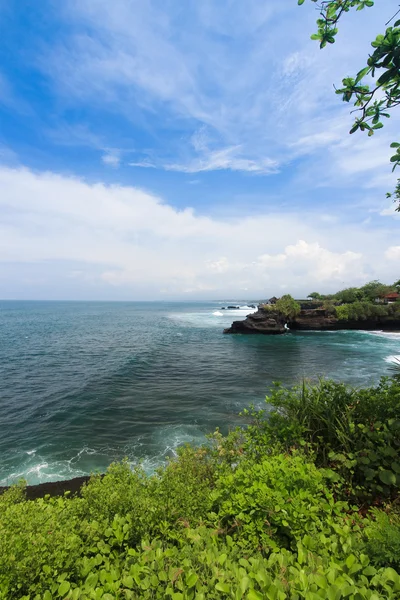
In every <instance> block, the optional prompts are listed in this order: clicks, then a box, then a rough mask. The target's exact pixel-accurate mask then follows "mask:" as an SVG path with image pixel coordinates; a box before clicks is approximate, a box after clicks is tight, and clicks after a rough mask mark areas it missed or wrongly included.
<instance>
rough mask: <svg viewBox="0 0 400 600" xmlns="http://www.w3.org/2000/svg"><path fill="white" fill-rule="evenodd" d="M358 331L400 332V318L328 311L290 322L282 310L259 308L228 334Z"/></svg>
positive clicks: (305, 312) (311, 312)
mask: <svg viewBox="0 0 400 600" xmlns="http://www.w3.org/2000/svg"><path fill="white" fill-rule="evenodd" d="M347 329H358V330H364V331H375V330H383V331H400V319H396V318H394V317H386V316H382V317H376V318H373V319H359V320H339V319H338V318H337V317H335V316H334V315H332V314H329V313H328V312H327V311H326V310H324V309H313V310H302V311H301V312H300V314H299V315H298V316H297V317H295V318H294V319H291V320H289V319H287V318H286V317H285V316H284V315H282V314H281V313H279V312H278V311H274V310H271V309H268V310H265V309H263V308H259V309H258V311H257V312H256V313H253V314H251V315H248V316H247V317H246V319H245V320H244V321H234V322H233V323H232V325H231V326H230V327H229V328H228V329H225V330H224V333H246V334H248V333H263V334H266V335H273V334H283V333H288V332H290V331H340V330H347Z"/></svg>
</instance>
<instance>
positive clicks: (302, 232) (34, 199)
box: [0, 167, 399, 299]
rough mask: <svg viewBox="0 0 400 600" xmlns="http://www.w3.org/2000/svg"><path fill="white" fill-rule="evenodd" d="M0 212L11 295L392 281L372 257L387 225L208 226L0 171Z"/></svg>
mask: <svg viewBox="0 0 400 600" xmlns="http://www.w3.org/2000/svg"><path fill="white" fill-rule="evenodd" d="M0 210H1V214H2V219H1V222H0V284H1V287H2V289H3V290H6V293H7V294H8V295H12V296H14V297H15V296H16V295H17V296H21V294H22V297H58V298H80V297H95V298H110V297H111V298H124V297H130V298H133V299H135V298H136V299H151V298H155V297H160V294H163V295H164V297H170V298H182V297H184V296H185V295H188V294H189V295H190V294H191V295H192V296H194V297H209V298H210V297H215V295H217V296H218V295H219V296H227V295H232V296H234V295H236V294H238V293H239V292H240V290H243V289H245V288H247V289H248V294H249V296H252V295H254V296H255V297H258V296H261V297H262V295H264V294H267V293H270V295H271V294H272V293H273V292H274V291H276V292H279V290H281V289H289V290H290V291H292V293H299V294H301V293H307V292H309V288H311V287H315V286H316V285H318V286H319V287H320V288H323V289H322V291H333V290H335V289H337V287H339V286H340V287H343V286H344V285H351V284H354V282H357V281H360V282H361V279H363V280H364V278H365V279H374V278H383V279H384V280H388V281H390V280H393V279H394V278H395V277H396V276H397V270H396V269H397V264H398V263H397V262H396V261H395V260H390V261H386V262H385V261H384V252H385V249H387V248H388V240H389V243H390V241H391V242H392V244H393V246H392V247H391V248H390V249H389V250H387V252H386V258H390V259H392V258H393V257H394V256H397V254H396V253H397V252H398V251H399V247H397V246H395V245H394V244H395V240H396V238H397V229H396V228H395V227H394V228H393V229H388V228H386V229H385V230H382V232H379V231H375V232H373V231H370V230H368V228H366V229H365V230H363V229H362V228H360V226H359V225H356V226H354V227H351V226H343V227H342V229H341V231H342V236H341V237H340V238H339V237H338V235H337V228H336V224H335V225H332V223H330V222H324V221H322V222H321V219H320V218H319V216H318V215H317V214H313V213H309V214H305V213H304V212H303V213H301V214H295V213H281V214H279V213H276V212H274V213H269V212H268V211H264V212H261V213H260V214H256V215H248V216H242V217H241V218H232V217H229V214H226V215H225V216H221V217H220V218H218V219H216V218H212V217H210V216H207V215H200V214H197V213H196V212H195V211H194V210H193V209H191V208H190V207H187V208H184V209H181V210H178V209H176V208H173V207H172V206H171V205H169V204H167V203H165V202H164V201H163V200H162V199H161V198H159V197H157V196H155V195H154V194H151V193H149V192H147V191H144V190H141V189H138V188H134V187H128V186H120V185H104V184H103V183H95V184H89V183H86V182H85V181H83V180H80V179H78V178H74V177H66V176H61V175H57V174H54V173H50V172H43V173H34V172H32V171H30V170H29V169H26V168H14V169H12V168H6V167H1V168H0ZM5 281H6V282H7V286H6V287H5V285H4V283H5ZM35 282H36V283H35ZM161 290H164V291H163V292H162V291H161ZM3 294H4V291H3Z"/></svg>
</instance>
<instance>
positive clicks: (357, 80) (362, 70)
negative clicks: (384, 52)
mask: <svg viewBox="0 0 400 600" xmlns="http://www.w3.org/2000/svg"><path fill="white" fill-rule="evenodd" d="M370 69H371V67H365V68H364V69H361V71H359V72H358V73H357V77H356V81H355V82H356V84H357V83H358V82H359V81H361V79H362V78H363V77H365V76H366V74H367V73H368V72H369V70H370Z"/></svg>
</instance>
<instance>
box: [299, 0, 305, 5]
mask: <svg viewBox="0 0 400 600" xmlns="http://www.w3.org/2000/svg"><path fill="white" fill-rule="evenodd" d="M305 1H306V0H297V4H298V5H299V6H301V5H302V4H304V2H305Z"/></svg>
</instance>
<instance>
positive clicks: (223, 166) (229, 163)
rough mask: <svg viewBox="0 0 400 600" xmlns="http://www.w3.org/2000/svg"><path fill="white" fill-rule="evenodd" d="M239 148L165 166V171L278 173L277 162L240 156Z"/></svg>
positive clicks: (232, 147) (223, 150) (206, 153)
mask: <svg viewBox="0 0 400 600" xmlns="http://www.w3.org/2000/svg"><path fill="white" fill-rule="evenodd" d="M241 150H242V148H241V146H231V147H230V148H224V149H222V150H215V151H212V152H205V153H204V154H205V155H204V156H203V157H202V158H196V159H194V160H192V161H190V162H188V163H187V164H166V165H164V168H165V169H166V170H167V171H181V172H182V173H201V172H202V171H220V170H229V171H246V172H248V173H254V174H258V175H267V174H272V173H278V170H279V169H278V167H279V165H278V162H277V161H276V160H273V159H271V158H261V159H254V160H253V159H249V158H244V157H243V156H242V157H241V156H240V152H241Z"/></svg>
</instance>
